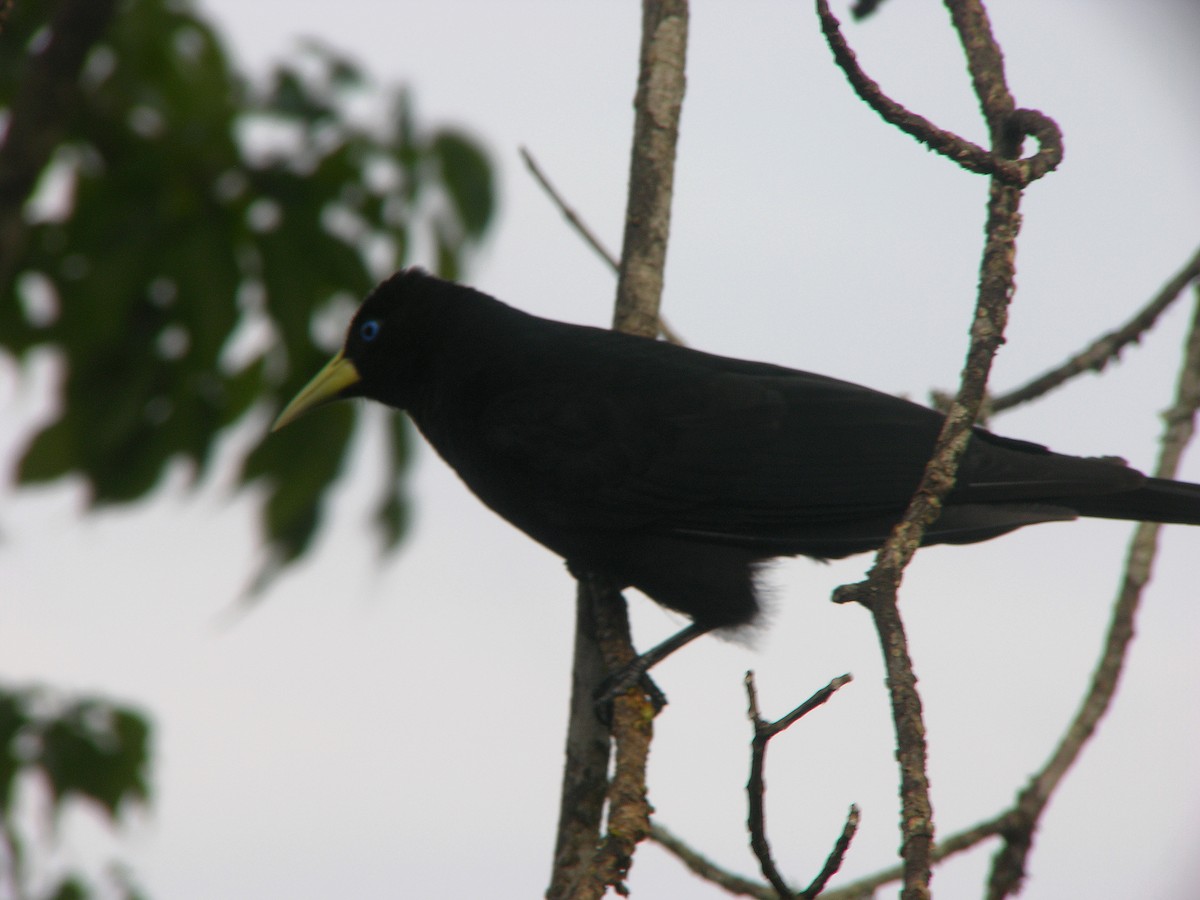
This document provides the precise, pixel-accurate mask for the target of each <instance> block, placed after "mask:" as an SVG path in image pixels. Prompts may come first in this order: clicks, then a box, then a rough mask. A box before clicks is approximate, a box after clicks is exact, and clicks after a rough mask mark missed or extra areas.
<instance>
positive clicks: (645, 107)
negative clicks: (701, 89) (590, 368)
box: [613, 0, 688, 337]
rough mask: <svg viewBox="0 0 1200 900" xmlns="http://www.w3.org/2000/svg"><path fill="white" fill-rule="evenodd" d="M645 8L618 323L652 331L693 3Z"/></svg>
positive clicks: (658, 0) (662, 1)
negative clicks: (689, 4)
mask: <svg viewBox="0 0 1200 900" xmlns="http://www.w3.org/2000/svg"><path fill="white" fill-rule="evenodd" d="M642 10H643V12H642V52H641V71H640V74H639V76H638V90H637V98H636V100H635V106H636V110H637V115H636V119H635V121H634V128H633V154H632V161H631V163H630V168H629V203H628V206H627V209H626V215H625V239H624V243H623V245H622V247H621V272H620V274H619V276H618V278H617V304H616V310H615V312H614V315H613V328H615V329H617V330H618V331H627V332H629V333H631V334H643V335H646V336H648V337H654V336H655V335H657V334H658V308H659V305H660V302H661V299H662V286H663V270H664V269H665V267H666V261H667V236H668V234H669V232H670V227H671V193H672V191H673V190H674V186H675V145H676V142H677V141H678V138H679V114H680V111H681V109H682V107H683V92H684V87H685V80H686V79H685V76H684V72H685V68H686V59H687V25H688V6H687V2H686V0H645V2H644V3H643V5H642Z"/></svg>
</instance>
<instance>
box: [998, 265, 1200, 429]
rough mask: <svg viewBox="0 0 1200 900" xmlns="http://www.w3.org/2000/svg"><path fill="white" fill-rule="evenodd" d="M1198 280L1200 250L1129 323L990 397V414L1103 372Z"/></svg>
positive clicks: (1199, 274) (1199, 273)
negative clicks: (1022, 381)
mask: <svg viewBox="0 0 1200 900" xmlns="http://www.w3.org/2000/svg"><path fill="white" fill-rule="evenodd" d="M1197 278H1200V250H1197V251H1196V252H1195V253H1194V254H1193V255H1192V258H1191V259H1189V260H1188V261H1187V263H1185V264H1184V266H1183V268H1181V269H1180V270H1179V271H1178V272H1176V273H1175V274H1174V275H1173V276H1172V277H1171V279H1170V280H1169V281H1168V282H1167V283H1166V284H1164V285H1163V286H1162V289H1161V290H1160V291H1159V292H1158V293H1157V294H1155V295H1154V297H1153V298H1152V299H1151V300H1150V302H1149V303H1147V304H1146V305H1145V307H1143V308H1142V309H1141V310H1139V311H1138V312H1137V314H1136V315H1134V316H1133V317H1132V318H1131V319H1130V320H1129V321H1128V322H1126V323H1125V324H1124V325H1122V326H1121V327H1120V328H1118V329H1116V330H1115V331H1110V332H1109V333H1108V334H1105V335H1103V336H1102V337H1100V338H1099V339H1097V340H1096V341H1095V342H1093V343H1092V344H1091V345H1090V346H1089V347H1086V348H1085V349H1083V350H1081V351H1080V352H1079V353H1077V354H1075V355H1074V356H1072V357H1071V358H1070V359H1068V360H1067V361H1066V362H1065V363H1063V364H1062V365H1061V366H1057V367H1056V368H1053V369H1051V370H1050V371H1048V372H1045V373H1043V374H1042V375H1039V376H1038V377H1037V378H1034V379H1032V380H1031V381H1029V382H1028V383H1026V384H1023V385H1021V387H1019V388H1015V389H1013V390H1011V391H1008V392H1007V393H1004V394H1000V395H998V396H996V397H993V398H992V400H991V402H990V404H989V406H990V409H991V411H992V413H1000V412H1004V411H1005V410H1007V409H1012V408H1013V407H1014V406H1019V405H1020V404H1022V403H1028V402H1029V401H1030V400H1035V399H1037V398H1038V397H1041V396H1043V395H1044V394H1047V393H1049V392H1050V391H1052V390H1054V389H1055V388H1057V387H1061V386H1062V385H1063V384H1065V383H1066V382H1068V381H1070V380H1071V379H1072V378H1074V377H1075V376H1076V375H1080V374H1082V373H1083V372H1088V371H1092V372H1100V371H1103V370H1104V368H1105V366H1107V365H1108V364H1109V363H1110V362H1112V361H1114V360H1116V359H1117V358H1118V357H1119V356H1120V355H1121V351H1122V350H1124V349H1125V348H1126V347H1127V346H1129V345H1130V344H1135V343H1137V342H1138V341H1140V340H1141V338H1142V335H1144V334H1145V333H1146V332H1147V331H1149V330H1150V329H1151V328H1153V327H1154V324H1155V323H1156V322H1157V321H1158V319H1159V317H1160V316H1161V315H1162V314H1163V313H1164V312H1166V311H1167V309H1168V308H1170V306H1171V305H1172V304H1173V303H1174V302H1175V301H1176V300H1177V299H1178V298H1179V296H1180V295H1181V294H1182V293H1183V291H1184V289H1185V288H1186V287H1187V286H1188V284H1190V283H1191V282H1193V281H1195V280H1196V279H1197Z"/></svg>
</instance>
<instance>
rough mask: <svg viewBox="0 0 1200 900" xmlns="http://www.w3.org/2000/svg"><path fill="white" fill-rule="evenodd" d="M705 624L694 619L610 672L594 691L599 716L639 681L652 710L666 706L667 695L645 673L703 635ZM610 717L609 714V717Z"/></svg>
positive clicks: (607, 710)
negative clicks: (652, 706)
mask: <svg viewBox="0 0 1200 900" xmlns="http://www.w3.org/2000/svg"><path fill="white" fill-rule="evenodd" d="M711 630H712V629H711V628H708V627H706V626H704V625H697V624H696V623H695V622H693V623H692V624H691V625H689V626H688V627H687V628H684V629H682V630H681V631H678V632H676V633H675V634H673V635H671V636H670V637H669V638H667V639H666V640H665V641H663V642H662V643H659V644H655V645H654V646H653V647H651V648H650V649H649V650H647V651H646V652H645V653H643V654H642V655H641V656H638V657H635V658H634V659H632V660H631V661H630V662H629V663H627V664H626V665H624V666H622V667H621V668H619V669H617V671H615V672H613V673H611V674H610V675H609V676H608V677H607V678H605V679H604V681H603V682H602V683H601V684H600V687H599V688H597V690H596V698H595V700H596V711H597V713H598V714H600V716H601V718H605V714H606V713H609V712H610V711H611V709H612V702H613V700H615V699H616V698H617V697H618V696H620V695H621V694H623V693H625V691H627V690H629V688H631V687H633V686H634V684H636V683H637V682H639V681H641V682H642V687H643V689H644V690H645V691H646V693H647V695H648V696H649V697H650V702H651V703H653V704H654V711H655V712H658V711H659V710H660V709H662V708H663V707H664V706H666V705H667V698H666V696H664V694H663V692H662V691H660V690H659V689H658V686H657V685H656V684H655V683H654V682H653V681H651V680H650V678H649V676H648V675H647V673H648V672H649V671H650V669H651V668H652V667H654V666H656V665H658V664H659V663H660V662H662V661H663V660H664V659H666V658H667V657H668V656H670V655H671V654H672V653H674V652H675V651H676V650H678V649H679V648H680V647H683V646H685V645H687V644H690V643H691V642H692V641H694V640H695V639H696V638H698V637H700V635H702V634H707V633H708V632H709V631H711ZM609 718H611V716H609Z"/></svg>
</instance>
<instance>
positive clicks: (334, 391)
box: [271, 351, 362, 431]
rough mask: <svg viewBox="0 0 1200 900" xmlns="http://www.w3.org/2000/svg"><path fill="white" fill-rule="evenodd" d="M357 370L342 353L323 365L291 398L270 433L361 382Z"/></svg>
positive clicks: (336, 397) (334, 398)
mask: <svg viewBox="0 0 1200 900" xmlns="http://www.w3.org/2000/svg"><path fill="white" fill-rule="evenodd" d="M361 380H362V379H361V377H360V376H359V374H358V369H356V368H355V367H354V363H352V362H350V360H348V359H346V356H345V354H344V353H342V352H340V351H339V352H338V355H337V356H335V357H334V358H333V359H331V360H330V361H329V362H328V363H326V364H325V368H323V369H322V370H321V371H320V372H318V373H317V374H316V377H314V378H313V380H312V381H310V382H309V383H308V384H307V385H305V387H304V390H302V391H301V392H300V393H298V394H297V395H296V396H295V397H293V398H292V402H291V403H289V404H288V405H287V406H285V407H284V408H283V412H281V413H280V414H279V418H278V419H276V420H275V424H274V425H272V426H271V431H278V430H279V429H280V428H282V427H283V426H284V425H287V424H288V423H289V422H294V421H295V420H296V419H298V418H300V417H301V416H302V415H304V414H305V413H306V412H308V411H309V410H310V409H315V408H316V407H318V406H320V405H321V404H323V403H328V402H329V401H331V400H336V399H338V396H339V395H340V394H341V393H342V391H344V390H345V389H346V388H348V387H350V386H351V385H355V384H358V382H359V381H361Z"/></svg>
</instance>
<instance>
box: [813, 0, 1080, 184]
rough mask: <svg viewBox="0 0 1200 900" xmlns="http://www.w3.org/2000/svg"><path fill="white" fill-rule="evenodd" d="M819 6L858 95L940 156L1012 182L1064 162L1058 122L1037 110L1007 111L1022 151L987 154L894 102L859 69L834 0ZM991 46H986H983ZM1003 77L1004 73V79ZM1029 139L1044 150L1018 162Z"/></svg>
mask: <svg viewBox="0 0 1200 900" xmlns="http://www.w3.org/2000/svg"><path fill="white" fill-rule="evenodd" d="M816 2H817V15H818V17H819V18H820V20H821V32H822V33H823V34H824V35H825V40H826V42H827V43H828V44H829V48H830V50H832V51H833V58H834V60H835V61H836V62H837V64H838V66H839V67H840V68H841V69H842V71H843V72H844V73H845V75H846V78H847V79H848V80H849V82H850V84H851V86H852V87H853V88H854V91H855V93H857V94H858V96H859V97H860V98H861V99H862V100H863V102H865V103H866V104H867V105H868V106H870V107H871V109H873V110H875V112H877V113H878V114H879V115H880V117H881V118H882V119H883V120H884V121H885V122H887V123H889V124H891V125H894V126H896V127H897V128H899V129H900V130H901V131H903V132H904V133H905V134H908V135H910V136H911V137H913V138H916V140H918V141H919V142H921V143H922V144H924V145H925V146H927V147H928V148H929V149H931V150H933V151H934V152H936V153H940V154H941V155H942V156H945V157H946V158H947V159H951V160H953V161H954V162H956V163H958V165H960V166H962V167H963V168H964V169H966V170H967V171H969V172H975V173H977V174H980V175H991V176H994V177H997V178H1000V179H1001V180H1003V181H1005V182H1006V183H1008V184H1013V185H1020V186H1024V185H1027V184H1029V182H1031V181H1034V180H1035V179H1038V178H1041V177H1042V176H1043V175H1045V174H1046V173H1047V172H1050V171H1052V170H1053V169H1054V168H1055V167H1057V166H1058V164H1059V163H1060V162H1062V155H1063V145H1062V134H1061V132H1060V131H1059V129H1058V126H1057V125H1056V124H1055V123H1054V121H1053V120H1051V119H1050V118H1048V117H1047V116H1045V115H1043V114H1042V113H1040V112H1038V111H1036V110H1031V109H1021V110H1009V111H1008V112H1006V113H1005V116H1004V125H1003V133H1004V142H1003V145H1004V146H1005V147H1008V146H1010V145H1015V146H1016V148H1017V151H1016V152H1013V153H1011V154H1009V153H996V152H994V151H988V150H985V149H984V148H983V147H980V146H979V145H978V144H975V143H972V142H971V141H968V140H967V139H966V138H964V137H960V136H959V135H957V134H954V133H953V132H950V131H946V130H945V129H942V128H939V127H938V126H936V125H934V124H933V123H932V122H931V121H929V120H928V119H926V118H925V117H924V116H921V115H918V114H917V113H914V112H911V111H910V110H908V109H906V108H905V107H903V106H902V105H901V104H899V103H897V102H896V101H895V100H892V99H891V98H890V97H888V96H887V95H886V94H884V93H883V90H882V88H880V87H879V84H878V83H877V82H876V81H874V80H873V79H872V78H870V77H869V76H868V75H867V74H866V72H864V71H863V69H862V67H861V66H859V64H858V58H857V57H856V56H855V54H854V51H853V50H851V49H850V46H849V44H848V43H847V42H846V39H845V37H844V36H843V34H842V32H841V24H840V23H839V22H838V20H837V18H836V17H835V16H834V15H833V13H832V12H831V11H830V8H829V3H828V0H816ZM986 43H987V42H983V45H986ZM1002 74H1003V73H1002V71H1001V76H1002ZM988 84H990V82H989V83H988ZM977 86H978V85H977ZM989 122H990V119H989ZM1025 137H1032V138H1034V139H1035V140H1037V142H1038V152H1037V153H1036V154H1035V155H1034V156H1032V157H1030V158H1028V159H1022V160H1017V159H1014V158H1012V157H1015V156H1016V155H1017V152H1019V148H1020V145H1021V142H1022V140H1023V139H1024V138H1025Z"/></svg>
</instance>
